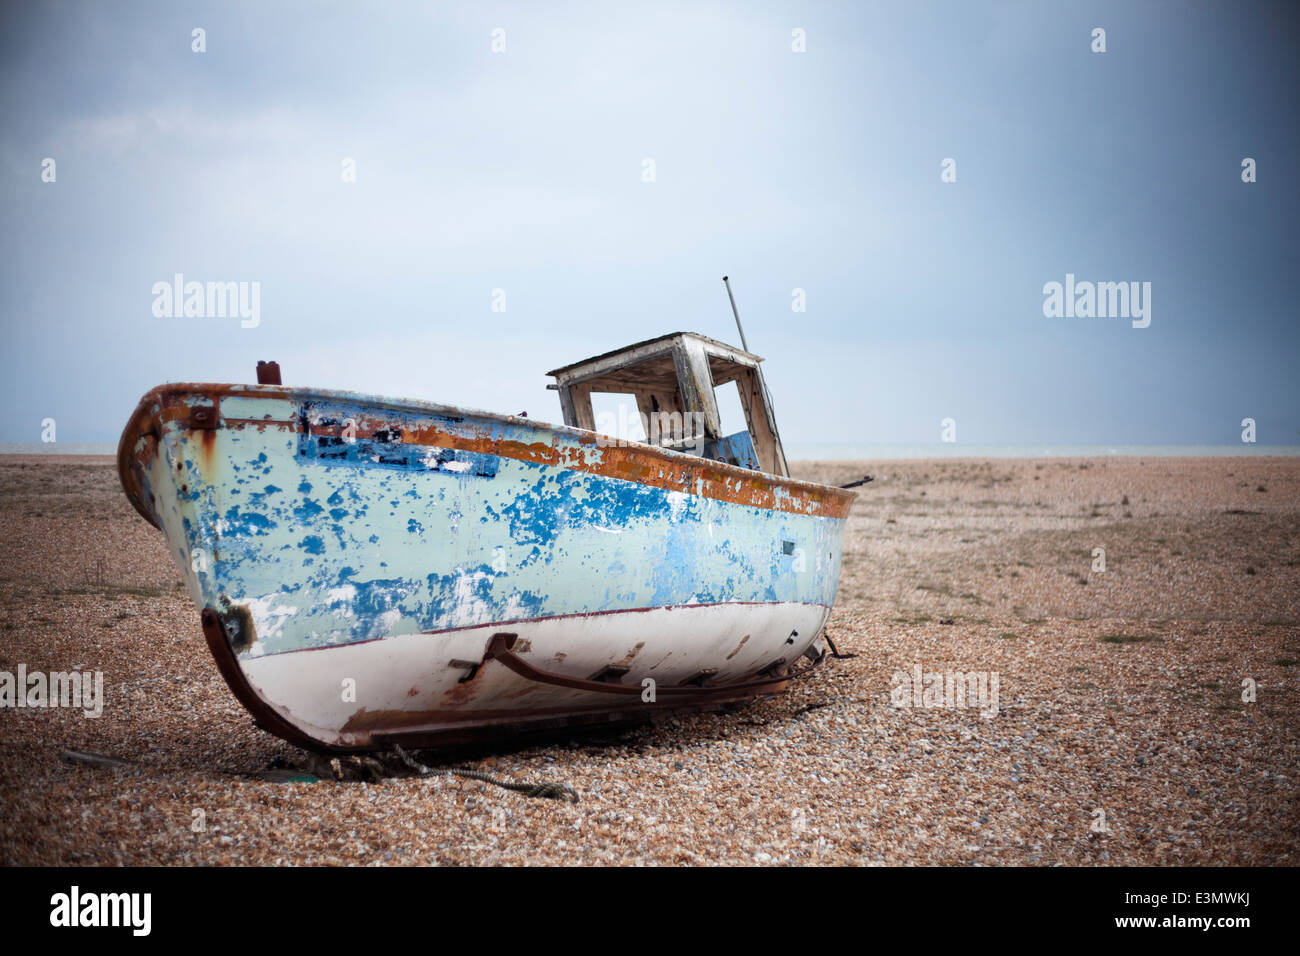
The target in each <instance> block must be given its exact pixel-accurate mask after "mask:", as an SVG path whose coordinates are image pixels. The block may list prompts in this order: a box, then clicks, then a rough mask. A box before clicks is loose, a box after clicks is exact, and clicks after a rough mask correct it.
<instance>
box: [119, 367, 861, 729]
mask: <svg viewBox="0 0 1300 956" xmlns="http://www.w3.org/2000/svg"><path fill="white" fill-rule="evenodd" d="M118 463H119V471H120V474H121V477H122V482H123V486H124V488H125V489H126V491H127V494H128V496H129V497H130V498H131V500H132V501H133V502H134V503H135V505H136V507H137V509H138V510H139V511H140V512H141V514H143V515H144V516H145V517H146V519H147V520H149V521H150V522H151V523H153V524H155V525H156V526H157V527H159V528H160V529H161V530H162V531H163V532H164V534H165V535H166V536H167V540H168V545H169V548H170V550H171V552H172V555H173V557H174V559H175V560H176V562H177V565H178V567H179V568H180V570H181V572H182V574H183V576H184V578H185V581H186V585H187V587H188V589H189V591H190V593H191V595H192V596H193V598H194V600H195V603H196V605H197V607H198V608H199V609H200V611H202V612H203V621H204V631H205V634H206V636H207V639H208V644H209V647H210V648H211V649H212V651H213V655H214V657H215V658H216V660H217V663H218V665H219V667H220V668H221V671H222V674H223V676H224V677H225V678H226V680H227V682H228V683H229V684H230V686H231V688H232V690H233V691H234V692H235V694H236V696H237V697H238V698H239V699H240V701H241V702H242V703H243V704H244V705H245V706H246V707H247V708H248V709H249V710H250V711H251V712H252V713H253V714H254V716H255V717H256V718H257V720H258V722H259V723H260V724H261V725H262V726H264V727H266V728H267V729H268V730H271V731H272V732H274V733H277V734H279V735H281V736H283V737H286V738H287V739H290V740H293V741H294V742H296V743H299V744H302V745H304V746H310V747H315V748H319V749H326V750H340V751H354V750H366V749H374V748H381V747H386V746H389V745H391V743H393V742H395V741H396V742H403V743H408V744H410V745H412V746H416V745H419V746H423V745H434V744H438V743H443V742H455V741H460V740H469V739H479V738H482V737H484V736H494V735H500V734H504V733H509V732H512V731H516V730H521V729H527V728H538V729H540V728H545V727H551V726H562V725H566V724H575V723H595V722H603V721H608V720H636V719H645V718H648V717H651V716H653V715H654V714H656V713H661V712H663V711H664V710H672V709H678V708H687V707H705V706H717V705H719V704H722V703H726V702H729V701H734V700H743V699H747V698H750V697H753V696H756V695H759V694H766V693H775V692H778V691H779V690H780V689H782V687H783V686H784V684H785V682H786V681H787V680H788V678H789V675H790V672H791V667H792V666H793V665H794V664H795V662H796V661H798V660H799V659H800V657H801V656H803V655H805V654H806V653H811V652H810V648H812V647H813V645H814V642H815V641H816V639H817V637H818V635H819V632H820V630H821V628H822V626H823V624H824V623H825V620H826V617H827V615H828V614H829V612H830V608H831V606H832V605H833V603H834V598H835V590H836V585H837V583H838V578H839V567H840V552H841V536H842V532H843V524H844V521H845V519H846V517H847V514H848V508H849V504H850V503H851V501H852V498H853V496H852V494H851V493H849V492H845V491H841V490H839V489H834V488H827V487H825V486H821V485H814V484H809V483H804V482H798V481H792V480H789V479H783V478H776V477H773V476H770V475H764V474H760V473H756V472H750V471H746V470H744V469H741V468H737V467H734V466H730V465H725V464H721V463H718V462H714V461H709V460H707V459H702V458H699V457H696V456H691V455H684V454H677V453H674V452H669V451H664V450H661V449H658V448H652V447H650V446H646V445H638V444H611V443H609V442H608V440H605V439H603V438H602V437H601V436H597V435H596V434H594V433H592V432H587V431H582V430H579V429H572V428H566V427H563V426H551V425H546V424H542V423H538V422H534V421H531V420H528V419H520V418H511V417H503V416H496V415H491V414H489V413H484V412H476V411H470V410H466V409H459V408H452V407H446V406H437V405H430V404H424V403H417V402H401V401H392V400H387V399H379V398H373V397H368V396H360V395H355V394H352V393H346V392H328V391H320V390H312V389H300V388H289V387H281V386H265V385H263V386H238V385H172V386H164V387H160V388H158V389H155V390H153V391H152V392H150V393H149V394H148V395H146V396H145V397H144V399H143V400H142V401H141V403H140V406H139V408H138V409H137V410H136V413H135V414H134V415H133V417H132V419H131V421H130V423H129V424H128V426H127V428H126V430H125V431H124V433H123V436H122V441H121V444H120V446H119V453H118Z"/></svg>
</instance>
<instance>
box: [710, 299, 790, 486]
mask: <svg viewBox="0 0 1300 956" xmlns="http://www.w3.org/2000/svg"><path fill="white" fill-rule="evenodd" d="M722 284H723V285H725V286H726V287H727V298H728V299H730V300H731V314H732V315H734V316H735V317H736V328H737V329H738V330H739V331H740V347H741V348H743V349H744V350H745V351H746V352H748V351H749V343H748V342H746V341H745V327H744V326H743V325H741V324H740V310H739V309H737V308H736V297H735V296H734V295H732V294H731V281H730V280H729V279H728V278H727V277H726V276H723V277H722ZM754 371H756V372H758V387H759V388H761V389H762V390H763V403H764V404H765V405H767V421H768V424H769V425H771V427H772V437H773V439H775V442H776V465H777V467H778V468H780V469H781V474H782V475H784V476H785V477H787V478H788V477H790V466H789V465H788V464H787V463H786V460H785V446H784V445H783V444H781V432H780V431H779V430H778V429H777V427H776V409H774V408H773V407H772V395H771V393H769V392H768V390H767V379H765V378H764V377H763V366H761V365H760V366H758V367H757V368H756V369H755V370H754Z"/></svg>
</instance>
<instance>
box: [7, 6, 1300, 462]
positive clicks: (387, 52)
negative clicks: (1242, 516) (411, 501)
mask: <svg viewBox="0 0 1300 956" xmlns="http://www.w3.org/2000/svg"><path fill="white" fill-rule="evenodd" d="M1296 9H1297V5H1296V4H1292V3H1279V4H1276V5H1269V4H1252V3H1155V2H1131V0H1125V2H1118V3H1086V4H1084V3H1077V4H1076V3H1045V2H1036V0H1034V2H1005V3H1003V2H998V3H995V2H974V0H970V2H966V0H963V2H949V3H917V2H896V3H895V2H891V3H880V4H866V3H843V4H836V3H807V4H800V3H780V4H763V3H735V4H723V3H717V4H706V3H698V2H684V3H680V4H677V3H668V2H655V3H636V4H631V3H629V4H613V3H591V4H558V5H557V4H537V3H517V4H512V3H505V4H484V3H474V4H470V3H468V2H467V3H461V4H455V3H439V4H433V3H427V4H400V3H382V4H359V3H355V2H349V3H338V4H328V3H310V4H308V3H283V2H260V3H221V4H183V3H172V2H167V3H121V4H119V3H113V4H107V3H98V2H87V3H64V4H58V3H53V4H50V3H42V4H39V5H38V4H28V3H24V4H5V5H4V6H3V8H2V12H0V79H2V81H0V113H2V116H0V230H3V231H2V233H0V237H2V238H0V241H2V242H3V256H2V257H0V327H2V329H3V357H4V367H3V377H2V378H0V395H2V396H3V400H4V407H5V409H6V414H5V415H4V416H3V417H0V440H3V441H27V442H30V441H39V440H40V433H41V421H42V419H45V418H54V419H55V420H56V422H57V427H58V438H59V440H60V441H61V442H63V441H111V440H115V439H116V437H117V435H118V433H119V432H120V430H121V428H122V426H123V425H124V424H125V422H126V420H127V417H128V415H129V414H130V412H131V410H132V409H133V408H134V406H135V403H136V402H137V401H138V399H139V398H140V396H141V395H142V394H143V393H144V392H145V391H147V390H148V389H149V388H151V387H153V386H154V385H157V384H160V383H162V382H165V381H187V380H191V381H212V382H231V381H235V382H239V381H253V380H254V368H255V365H256V362H257V360H258V359H276V360H278V361H279V362H280V364H281V366H282V368H283V370H284V376H285V381H286V382H288V383H293V384H304V385H317V386H324V387H338V388H351V389H359V390H363V391H370V392H376V393H380V394H386V395H396V396H403V397H415V398H424V399H430V400H433V401H438V402H444V403H449V404H460V405H467V406H470V407H476V408H487V409H492V410H497V411H502V412H518V411H520V410H525V409H526V410H527V411H528V412H529V414H530V415H531V416H532V417H534V418H543V419H550V420H556V419H558V418H559V408H558V402H557V401H556V397H555V394H554V393H552V392H547V391H546V390H545V385H546V382H547V381H548V380H547V379H546V378H545V376H544V374H543V373H544V372H545V371H546V370H548V369H550V368H554V367H556V366H559V365H562V364H566V363H568V362H571V361H574V360H577V359H579V358H583V357H586V356H588V355H594V354H596V353H599V352H603V351H606V350H608V349H611V348H615V347H618V346H621V345H625V344H629V343H631V342H635V341H638V340H641V339H644V338H649V337H652V336H654V335H658V334H661V333H663V332H669V331H675V330H692V331H698V332H701V333H704V334H706V335H711V336H714V337H716V338H720V339H724V340H727V341H732V342H734V341H736V339H737V337H736V334H735V330H734V323H733V321H732V318H731V314H730V309H729V307H728V304H727V299H726V293H725V290H724V289H723V287H722V284H721V281H720V278H721V276H722V275H723V274H724V273H725V274H729V275H730V276H731V278H732V284H733V287H734V289H735V293H736V298H737V301H738V304H739V306H740V310H741V317H742V318H743V319H744V321H745V328H746V332H747V334H748V337H749V344H750V347H751V349H752V350H753V351H755V352H757V353H759V354H760V355H763V356H765V357H766V358H767V359H768V362H767V364H766V368H767V375H768V381H769V385H770V387H771V390H772V392H773V396H774V399H775V404H776V407H777V411H778V414H779V418H780V424H781V428H782V432H783V434H784V436H785V439H786V441H787V443H808V442H834V441H843V442H870V443H877V442H930V441H938V440H939V437H940V421H941V420H942V419H944V418H949V417H950V418H953V419H955V421H956V423H957V437H958V440H959V442H970V443H1003V444H1033V443H1054V444H1069V443H1080V444H1093V443H1099V444H1101V443H1109V444H1171V443H1208V444H1229V443H1234V442H1238V441H1239V438H1240V433H1241V425H1240V422H1241V420H1242V419H1243V418H1246V417H1251V418H1254V419H1255V420H1256V421H1257V427H1258V440H1259V442H1260V443H1262V444H1273V445H1277V444H1287V445H1295V444H1297V443H1300V386H1298V385H1297V381H1298V379H1300V376H1298V375H1297V367H1298V363H1297V359H1298V358H1300V349H1298V348H1297V346H1298V345H1300V331H1298V320H1300V315H1298V310H1297V295H1296V283H1297V281H1300V262H1298V261H1297V260H1298V252H1300V202H1298V199H1297V196H1298V190H1297V170H1298V168H1300V167H1298V165H1297V156H1298V155H1300V153H1298V151H1297V147H1298V146H1300V135H1298V125H1300V109H1297V102H1296V101H1297V90H1300V77H1298V76H1297V72H1298V71H1297V56H1296V42H1297V41H1296V36H1297V26H1300V17H1298V16H1297V14H1296V12H1295V11H1296ZM1098 27H1100V28H1103V29H1104V30H1105V46H1106V49H1105V52H1104V53H1100V52H1094V51H1093V46H1094V45H1096V40H1094V35H1093V31H1094V29H1095V28H1098ZM195 28H201V29H202V30H203V31H204V34H203V42H204V44H205V46H206V50H205V52H195V51H194V50H193V46H194V45H195V42H196V41H195V39H194V35H193V30H194V29H195ZM494 31H503V32H496V33H494ZM796 31H802V34H799V33H796ZM800 37H802V45H803V46H804V47H805V49H804V51H803V52H796V50H795V49H794V47H796V46H799V45H801V39H800ZM494 42H495V44H496V45H497V46H498V47H499V46H501V44H502V42H504V50H503V51H501V52H494V50H493V46H494ZM1247 157H1250V158H1252V159H1254V160H1255V162H1256V176H1257V181H1256V182H1254V183H1244V182H1243V181H1242V161H1243V159H1245V158H1247ZM47 158H50V159H53V160H54V161H55V164H54V181H53V182H47V181H43V171H44V170H45V168H46V165H47V164H46V165H43V161H44V160H45V159H47ZM949 158H951V159H952V160H954V161H955V167H954V168H955V173H956V181H955V182H944V181H943V180H942V175H941V174H942V173H943V171H944V160H945V159H949ZM345 159H351V160H353V161H354V162H355V171H356V177H355V178H356V181H355V182H345V181H344V176H343V164H344V161H345ZM646 160H652V161H653V173H654V177H653V178H654V181H653V182H648V181H646V179H647V169H648V166H647V163H646ZM177 273H180V274H182V275H183V276H184V277H185V280H186V281H199V282H208V281H220V282H247V283H250V284H251V283H254V282H256V283H258V284H259V286H258V288H259V291H260V311H259V315H258V320H259V321H258V324H257V326H256V327H255V328H243V327H242V325H241V321H240V320H239V319H238V318H211V317H184V316H181V317H173V318H165V317H164V318H160V317H157V316H156V315H155V314H154V311H155V305H156V302H155V299H156V296H155V293H154V291H153V290H154V286H155V283H159V282H168V283H170V282H171V281H172V279H173V277H174V275H176V274H177ZM1067 273H1071V274H1073V275H1074V276H1075V277H1076V280H1077V281H1080V282H1082V281H1085V280H1087V281H1103V282H1121V281H1123V282H1139V283H1145V282H1149V283H1150V290H1151V291H1150V303H1149V306H1150V314H1149V317H1150V324H1149V325H1148V326H1147V327H1145V328H1135V327H1133V324H1132V322H1131V321H1130V320H1129V319H1124V318H1099V317H1090V318H1080V317H1069V318H1067V317H1048V316H1045V315H1044V299H1045V296H1044V292H1043V289H1044V285H1045V284H1046V283H1049V282H1053V281H1055V282H1061V283H1064V282H1065V279H1066V274H1067ZM250 288H251V285H250ZM796 289H801V290H804V299H805V302H806V311H804V312H796V311H794V310H793V309H792V304H794V303H795V302H796V293H795V292H794V290H796ZM494 290H503V291H504V297H502V296H501V295H499V294H498V295H497V296H496V298H495V299H494ZM494 301H495V303H496V305H497V307H498V308H499V307H500V306H501V304H502V302H504V306H505V309H504V311H494V308H493V305H494Z"/></svg>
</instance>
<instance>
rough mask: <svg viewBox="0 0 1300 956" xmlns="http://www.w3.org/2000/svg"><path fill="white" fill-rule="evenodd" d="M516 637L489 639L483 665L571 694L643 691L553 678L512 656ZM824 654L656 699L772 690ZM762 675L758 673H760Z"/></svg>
mask: <svg viewBox="0 0 1300 956" xmlns="http://www.w3.org/2000/svg"><path fill="white" fill-rule="evenodd" d="M518 637H519V635H517V634H507V633H504V632H498V633H496V634H493V635H492V638H491V639H490V640H489V641H488V645H487V650H486V651H485V652H484V655H483V662H484V663H485V664H486V663H487V662H488V661H490V660H495V661H498V662H500V663H502V664H504V665H505V666H506V667H508V668H509V669H510V670H512V671H514V672H515V673H516V674H518V675H519V676H520V677H524V678H527V679H528V680H531V681H536V682H537V683H539V684H554V685H555V686H557V687H568V688H570V689H571V690H585V691H593V692H595V693H598V694H624V695H637V696H640V695H641V693H642V688H641V686H640V685H639V684H611V683H609V682H607V681H599V680H584V679H583V678H581V677H570V676H568V675H567V674H555V673H552V672H551V671H544V670H541V669H539V668H536V667H534V666H533V665H532V664H530V663H528V662H527V661H526V660H524V659H523V658H522V657H520V656H519V655H518V654H516V653H514V651H513V650H512V648H513V647H514V646H515V641H516V640H517V639H518ZM825 656H826V655H825V654H823V655H821V656H820V657H818V659H817V660H816V661H814V662H813V663H812V664H810V665H809V666H807V667H804V668H801V669H800V670H797V671H796V670H791V671H789V672H787V673H785V674H781V675H776V674H773V675H772V676H768V677H762V678H760V679H757V680H741V681H735V682H733V683H730V684H711V685H704V686H701V685H699V684H676V685H669V686H667V687H660V686H656V687H655V694H656V696H658V695H660V694H666V695H669V696H678V695H680V696H683V697H697V698H708V697H720V696H726V695H731V694H735V692H736V691H742V690H751V689H753V690H756V689H759V688H764V687H771V688H774V687H776V686H777V685H780V684H785V683H787V682H788V681H791V680H794V679H795V678H796V677H802V676H803V675H804V674H806V673H808V672H809V671H810V670H812V669H813V668H814V667H817V666H818V665H820V664H821V663H822V661H823V660H824V659H825ZM783 663H784V661H777V662H775V663H773V664H769V665H768V666H767V667H765V668H764V669H763V671H766V672H771V671H773V670H774V669H775V668H777V667H778V666H779V665H780V664H783ZM763 671H761V672H760V673H763ZM701 676H702V675H696V676H695V677H693V678H692V680H698V679H700V677H701Z"/></svg>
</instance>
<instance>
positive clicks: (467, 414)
mask: <svg viewBox="0 0 1300 956" xmlns="http://www.w3.org/2000/svg"><path fill="white" fill-rule="evenodd" d="M186 397H189V398H202V399H211V400H213V401H216V400H219V399H220V398H223V397H238V398H271V399H281V400H285V399H287V400H290V401H296V402H304V401H312V400H317V401H327V402H338V403H350V404H355V405H360V406H363V407H366V406H369V407H371V408H375V409H380V410H388V411H395V412H415V413H419V414H427V415H434V416H442V417H448V418H476V419H486V420H488V421H490V422H499V423H502V424H507V425H511V426H515V427H520V428H530V429H539V430H548V431H550V432H552V433H554V434H558V435H562V436H565V437H568V438H572V439H574V440H575V441H577V442H578V443H579V444H582V445H599V446H602V447H622V448H632V449H635V450H636V451H637V452H638V453H641V454H646V453H649V454H650V455H652V456H653V457H656V458H660V459H662V460H663V461H664V462H666V463H668V464H670V465H685V466H688V467H693V468H704V467H707V468H709V469H716V470H719V471H720V472H721V473H722V475H723V476H724V477H725V476H730V477H732V478H735V479H737V480H743V481H746V482H749V483H751V484H754V485H756V486H758V487H761V488H765V489H777V488H781V489H784V490H787V491H792V492H798V493H799V496H800V497H802V498H804V499H805V500H809V499H811V500H818V501H820V500H827V499H829V501H831V502H835V503H838V504H841V505H843V506H844V512H845V513H844V514H843V515H834V514H831V515H813V514H809V513H808V512H803V511H794V512H793V513H795V514H805V515H807V516H809V517H828V518H830V519H832V520H845V519H847V517H848V509H849V507H851V503H852V501H853V500H854V499H855V498H856V497H857V492H854V491H850V490H848V489H844V488H837V487H835V486H834V485H824V484H821V483H819V482H814V481H806V480H804V479H802V478H791V477H789V476H782V475H774V474H771V473H769V472H765V471H755V470H751V469H748V468H742V467H741V466H739V465H732V464H730V463H728V462H724V461H717V460H715V459H712V458H703V457H701V456H699V455H691V454H687V453H686V452H679V451H673V450H672V449H669V448H661V447H659V446H657V445H649V444H645V443H644V442H637V441H631V440H627V439H616V440H615V441H616V445H604V444H603V440H604V439H609V438H610V437H611V436H608V435H605V434H603V433H601V432H596V431H589V430H588V429H585V428H577V427H575V426H572V425H564V424H555V423H552V422H546V421H543V420H541V419H536V418H521V417H519V416H517V415H506V414H501V413H499V412H490V411H485V410H483V409H475V408H466V407H463V406H457V405H443V404H440V403H438V402H430V401H425V400H422V399H404V398H393V397H390V396H383V395H370V394H367V393H364V392H354V391H349V390H344V389H326V388H313V387H305V386H298V385H261V384H259V385H248V384H240V383H214V382H172V383H167V384H164V385H157V386H154V387H153V388H151V389H150V390H149V391H148V392H146V393H145V394H144V395H143V396H142V397H141V398H140V401H139V403H138V405H137V406H136V409H135V411H134V412H133V413H132V414H131V417H130V419H128V421H127V424H126V427H125V428H124V429H123V431H122V437H121V439H120V440H119V443H118V450H117V465H118V476H119V478H120V480H121V482H122V487H123V490H124V491H125V492H126V494H127V497H128V498H130V499H131V503H132V504H133V505H134V506H135V509H136V511H138V512H139V513H140V514H141V515H142V516H143V517H144V518H145V519H146V520H148V521H149V523H150V524H153V525H154V526H155V527H159V525H158V522H157V521H156V520H154V518H153V517H151V516H150V513H149V510H148V509H147V508H146V506H145V502H144V500H143V491H144V489H143V487H142V486H141V484H140V482H139V481H138V480H137V476H136V474H135V470H134V469H132V468H131V467H130V464H131V457H132V455H133V454H134V451H135V446H136V444H137V442H138V441H139V438H140V437H141V436H142V435H147V434H149V433H150V431H155V430H156V428H155V429H150V430H146V427H145V423H146V421H149V422H151V423H152V424H154V425H155V426H156V425H161V424H162V421H161V415H160V414H155V411H154V406H156V407H157V409H158V412H159V413H161V410H162V408H163V407H165V405H166V404H167V402H166V400H167V399H169V398H182V399H183V398H186ZM223 420H224V419H223ZM244 424H246V425H251V426H253V427H256V426H258V425H260V424H266V425H274V424H279V425H286V424H291V423H290V422H285V421H279V420H273V419H266V420H265V422H263V421H260V420H245V421H244ZM158 437H161V436H158ZM505 457H510V456H505ZM598 473H599V472H598ZM606 477H609V478H611V479H614V480H621V481H633V482H634V483H638V484H640V483H641V482H636V481H635V479H631V478H622V477H620V476H617V475H607V476H606ZM688 493H689V492H688ZM703 497H710V496H708V495H703ZM753 507H762V506H761V505H753ZM766 510H782V511H787V512H788V511H790V509H788V508H769V509H766Z"/></svg>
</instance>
